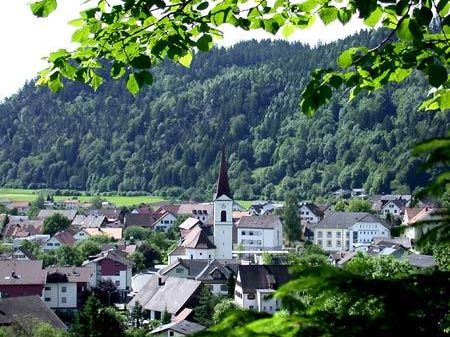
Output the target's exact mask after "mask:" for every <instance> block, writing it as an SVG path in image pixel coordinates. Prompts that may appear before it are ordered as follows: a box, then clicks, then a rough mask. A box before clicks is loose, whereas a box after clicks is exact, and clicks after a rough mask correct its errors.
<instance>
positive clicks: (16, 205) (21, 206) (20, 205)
mask: <svg viewBox="0 0 450 337" xmlns="http://www.w3.org/2000/svg"><path fill="white" fill-rule="evenodd" d="M6 208H7V209H9V210H13V209H17V212H19V213H26V212H28V210H29V209H30V203H29V202H28V201H14V202H10V203H9V204H7V205H6Z"/></svg>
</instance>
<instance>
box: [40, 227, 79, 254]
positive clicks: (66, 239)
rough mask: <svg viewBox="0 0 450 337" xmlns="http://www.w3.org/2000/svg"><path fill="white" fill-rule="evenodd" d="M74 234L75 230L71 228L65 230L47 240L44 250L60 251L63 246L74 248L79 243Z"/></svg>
mask: <svg viewBox="0 0 450 337" xmlns="http://www.w3.org/2000/svg"><path fill="white" fill-rule="evenodd" d="M74 234H75V233H74V231H73V229H72V228H70V227H69V228H66V229H63V230H62V231H59V232H57V233H55V235H53V236H52V237H51V238H50V239H49V240H47V242H46V243H45V245H44V247H42V250H43V251H44V252H48V251H50V250H54V249H58V248H59V247H61V246H73V245H75V243H76V242H77V241H76V240H75V238H74Z"/></svg>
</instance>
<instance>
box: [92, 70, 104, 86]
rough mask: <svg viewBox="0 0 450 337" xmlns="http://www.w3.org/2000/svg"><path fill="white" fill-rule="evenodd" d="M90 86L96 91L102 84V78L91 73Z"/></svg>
mask: <svg viewBox="0 0 450 337" xmlns="http://www.w3.org/2000/svg"><path fill="white" fill-rule="evenodd" d="M91 77H92V80H91V86H92V88H93V89H94V90H97V89H98V88H99V87H100V86H101V85H102V83H103V78H102V77H101V76H99V75H97V74H96V73H95V72H92V73H91Z"/></svg>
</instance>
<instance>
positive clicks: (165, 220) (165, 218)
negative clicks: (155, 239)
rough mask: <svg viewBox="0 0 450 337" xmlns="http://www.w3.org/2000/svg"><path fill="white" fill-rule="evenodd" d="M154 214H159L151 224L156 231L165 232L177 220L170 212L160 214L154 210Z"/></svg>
mask: <svg viewBox="0 0 450 337" xmlns="http://www.w3.org/2000/svg"><path fill="white" fill-rule="evenodd" d="M154 214H155V215H160V216H159V217H158V218H156V219H155V221H154V222H153V225H152V227H153V229H154V230H156V231H161V232H167V231H168V230H169V229H170V228H171V227H172V226H173V225H175V222H176V221H177V218H176V217H175V215H173V214H172V213H170V212H164V213H162V214H158V213H156V212H155V213H154Z"/></svg>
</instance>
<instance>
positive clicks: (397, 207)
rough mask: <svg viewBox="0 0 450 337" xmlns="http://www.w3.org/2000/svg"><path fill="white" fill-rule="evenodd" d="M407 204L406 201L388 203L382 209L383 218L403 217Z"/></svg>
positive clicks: (398, 200) (399, 200)
mask: <svg viewBox="0 0 450 337" xmlns="http://www.w3.org/2000/svg"><path fill="white" fill-rule="evenodd" d="M406 203H407V201H406V200H405V199H394V200H389V201H386V202H385V203H384V205H383V206H382V207H381V216H382V217H383V218H387V217H388V216H391V217H392V218H400V217H401V216H402V215H403V212H404V210H405V205H406Z"/></svg>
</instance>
